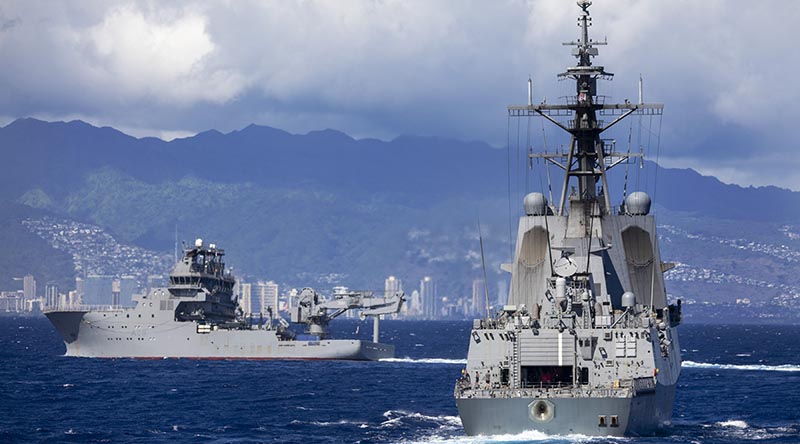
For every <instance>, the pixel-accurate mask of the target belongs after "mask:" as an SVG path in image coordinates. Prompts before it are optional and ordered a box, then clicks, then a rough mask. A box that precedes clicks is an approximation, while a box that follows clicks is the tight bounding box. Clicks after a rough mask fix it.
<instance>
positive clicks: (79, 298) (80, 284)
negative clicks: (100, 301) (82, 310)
mask: <svg viewBox="0 0 800 444" xmlns="http://www.w3.org/2000/svg"><path fill="white" fill-rule="evenodd" d="M84 284H85V281H84V280H83V278H82V277H80V276H78V277H76V278H75V299H73V301H74V304H75V305H80V304H83V294H84V292H85V290H86V287H85V285H84Z"/></svg>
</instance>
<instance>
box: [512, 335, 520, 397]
mask: <svg viewBox="0 0 800 444" xmlns="http://www.w3.org/2000/svg"><path fill="white" fill-rule="evenodd" d="M520 333H521V332H520V331H519V330H517V331H516V334H515V335H514V337H513V338H512V340H511V387H513V388H515V389H518V388H520V386H521V385H522V384H521V383H520V380H519V374H520V369H519V363H520V361H521V359H520V350H519V349H520V346H519V338H520Z"/></svg>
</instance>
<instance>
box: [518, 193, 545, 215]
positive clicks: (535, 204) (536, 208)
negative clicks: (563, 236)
mask: <svg viewBox="0 0 800 444" xmlns="http://www.w3.org/2000/svg"><path fill="white" fill-rule="evenodd" d="M522 206H523V208H525V214H527V215H528V216H543V215H545V214H547V199H546V198H545V197H544V194H542V193H530V194H528V195H526V196H525V199H523V200H522Z"/></svg>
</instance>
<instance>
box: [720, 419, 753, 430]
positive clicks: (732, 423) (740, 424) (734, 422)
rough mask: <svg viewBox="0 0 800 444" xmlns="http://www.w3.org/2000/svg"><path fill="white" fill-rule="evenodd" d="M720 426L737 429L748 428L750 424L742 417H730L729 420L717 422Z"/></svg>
mask: <svg viewBox="0 0 800 444" xmlns="http://www.w3.org/2000/svg"><path fill="white" fill-rule="evenodd" d="M715 424H716V425H718V426H720V427H735V428H737V429H746V428H748V427H750V425H749V424H748V423H746V422H744V421H742V420H740V419H729V420H727V421H720V422H717V423H715Z"/></svg>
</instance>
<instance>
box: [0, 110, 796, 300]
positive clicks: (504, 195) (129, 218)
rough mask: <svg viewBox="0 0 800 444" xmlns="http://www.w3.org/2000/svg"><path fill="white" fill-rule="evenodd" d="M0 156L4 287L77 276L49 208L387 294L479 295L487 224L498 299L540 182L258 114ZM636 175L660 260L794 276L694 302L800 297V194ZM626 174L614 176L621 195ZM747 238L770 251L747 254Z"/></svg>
mask: <svg viewBox="0 0 800 444" xmlns="http://www.w3.org/2000/svg"><path fill="white" fill-rule="evenodd" d="M0 154H2V156H3V159H6V162H5V168H4V169H3V174H2V175H0V224H2V229H1V230H0V240H3V241H5V242H4V245H5V246H6V248H5V250H6V254H5V255H3V256H2V259H0V270H2V271H0V289H10V288H13V287H14V286H15V285H16V286H19V283H14V281H12V278H13V277H18V276H20V275H22V274H25V273H27V272H30V273H33V274H34V275H35V276H41V278H39V279H40V281H41V280H52V281H54V282H59V283H62V285H64V286H65V288H68V286H69V282H70V281H71V280H72V279H73V278H74V269H73V268H72V266H71V260H70V256H69V255H68V254H66V252H64V251H63V250H57V249H54V248H53V247H52V245H49V244H48V243H47V242H45V240H44V239H42V238H40V237H38V236H36V235H35V234H33V233H31V232H30V231H29V230H27V229H26V228H25V227H24V226H23V225H22V224H21V223H20V222H21V221H22V220H25V219H31V218H41V217H43V216H47V215H50V216H57V217H59V218H62V219H68V220H75V221H79V222H83V223H88V224H94V225H96V226H99V227H102V228H103V229H105V230H107V231H108V233H110V234H111V235H112V236H113V237H114V238H115V239H116V240H117V241H119V242H121V243H124V244H131V245H136V246H139V247H144V248H147V249H150V250H154V251H158V252H164V253H167V252H172V250H173V246H174V242H175V233H176V231H177V234H178V237H179V238H180V239H181V240H185V241H187V242H189V241H192V240H193V239H194V238H195V237H202V238H204V239H208V240H209V241H212V242H216V243H217V244H218V245H220V246H222V247H224V248H225V249H226V251H227V253H228V262H229V264H231V265H233V266H234V268H235V270H236V271H237V274H241V275H243V276H249V277H251V278H264V279H273V280H276V281H278V282H280V283H284V284H287V285H292V286H306V285H309V286H323V287H324V286H332V285H334V284H343V285H347V286H350V287H351V288H359V289H378V290H380V289H382V286H383V279H385V278H386V277H387V276H389V275H396V276H398V277H400V278H401V279H403V280H404V283H405V288H406V290H407V291H409V292H410V290H412V289H414V288H416V283H417V282H419V280H420V279H421V278H422V277H423V276H425V275H430V276H433V277H434V278H435V279H436V281H437V283H438V286H439V292H440V294H443V295H451V296H469V295H471V292H472V288H471V287H472V281H473V279H477V278H479V277H480V276H481V273H480V251H479V248H478V220H479V219H480V223H481V230H482V233H481V234H482V235H483V239H484V245H485V247H486V259H487V271H488V272H489V280H490V281H491V282H490V288H491V289H492V292H493V293H495V292H496V291H497V290H496V289H497V285H498V282H501V281H502V280H503V279H504V278H505V276H504V275H503V274H501V273H500V271H499V264H500V263H502V262H507V261H508V257H509V252H510V248H511V247H510V237H511V235H510V234H511V233H510V232H511V231H514V232H515V230H516V228H515V226H516V222H515V220H516V217H517V216H518V215H519V213H520V210H521V198H522V196H523V195H524V193H525V191H530V190H534V189H537V190H538V188H539V187H538V186H537V187H533V186H530V185H529V184H530V183H532V182H536V180H534V179H533V177H534V176H531V177H532V179H531V180H530V182H529V181H528V180H527V179H526V180H524V182H525V183H526V184H528V186H526V187H523V186H521V185H520V184H521V183H523V180H522V176H521V175H515V174H514V172H516V171H523V170H525V168H524V167H523V168H520V165H524V163H520V162H515V161H514V160H513V159H512V156H511V154H512V153H510V150H508V149H506V148H495V147H492V146H490V145H488V144H486V143H483V142H475V141H472V142H470V141H459V140H452V139H441V138H431V137H418V136H401V137H398V138H396V139H393V140H390V141H382V140H377V139H354V138H352V137H350V136H348V135H346V134H344V133H342V132H339V131H335V130H330V129H327V130H322V131H312V132H310V133H308V134H290V133H288V132H285V131H282V130H279V129H276V128H271V127H267V126H258V125H250V126H248V127H246V128H244V129H242V130H239V131H233V132H230V133H227V134H223V133H220V132H217V131H213V130H212V131H206V132H203V133H199V134H197V135H195V136H192V137H187V138H182V139H175V140H172V141H169V142H167V141H163V140H161V139H157V138H135V137H131V136H129V135H126V134H124V133H122V132H120V131H117V130H115V129H113V128H108V127H103V128H98V127H95V126H92V125H90V124H87V123H85V122H81V121H72V122H44V121H40V120H36V119H31V118H26V119H18V120H16V121H14V122H12V123H11V124H9V125H7V126H5V127H3V128H0ZM533 167H534V170H536V169H539V172H538V173H537V172H534V173H530V172H528V173H525V174H529V175H530V174H539V175H538V176H536V177H538V178H539V180H541V177H542V174H541V169H540V168H541V166H540V165H539V164H536V165H533ZM637 170H638V168H637ZM636 174H638V175H644V177H646V178H647V180H644V182H643V183H645V184H647V185H648V186H649V187H650V188H652V189H650V190H648V191H650V192H651V194H655V191H656V190H655V189H654V185H653V182H654V181H653V178H654V177H656V175H657V177H658V185H657V186H658V188H657V190H658V191H657V195H656V209H657V211H658V215H659V224H667V225H668V226H669V227H672V228H669V229H665V230H661V234H662V236H664V235H666V236H667V237H669V241H668V242H666V243H664V244H663V245H662V251H663V254H662V255H663V256H664V258H665V260H674V261H678V262H680V263H682V264H687V266H689V267H694V269H703V268H708V269H711V268H713V271H714V273H716V274H717V275H719V274H722V275H725V276H731V275H735V276H741V277H742V279H739V281H742V282H749V281H747V279H751V280H753V279H755V280H757V281H759V282H767V283H772V284H774V285H777V286H780V285H783V286H784V287H780V288H784V289H783V290H780V288H778V289H776V288H777V287H776V288H768V287H767V288H761V287H759V286H757V285H756V286H753V285H750V284H741V283H737V282H739V281H736V279H734V281H736V282H728V281H726V282H722V283H719V284H718V285H716V286H714V288H712V289H707V288H705V287H704V285H708V284H707V282H706V283H703V282H701V280H698V279H694V280H686V281H684V280H681V279H676V280H675V281H676V282H675V283H674V284H673V285H671V287H670V289H671V291H673V292H674V291H675V290H676V289H677V290H678V295H679V296H681V295H682V296H684V297H689V298H694V299H696V295H693V294H692V292H693V290H696V289H701V288H702V293H703V294H704V295H706V294H708V295H713V296H709V297H711V299H712V300H713V301H717V302H726V301H734V300H735V299H736V298H740V299H741V298H745V297H747V298H752V299H756V300H761V299H763V300H764V301H767V302H765V304H767V305H770V304H771V305H770V306H776V307H779V306H780V304H779V303H778V302H776V300H778V299H780V300H783V299H781V297H783V298H784V299H785V298H786V297H788V298H789V300H792V297H791V296H787V294H789V293H790V292H791V291H793V290H792V289H793V288H795V287H800V278H797V277H795V276H794V273H792V271H791V266H793V264H794V263H793V262H792V261H787V260H786V259H785V258H783V257H782V256H784V255H790V256H791V254H792V253H793V252H796V251H800V238H794V237H792V236H790V234H789V233H794V232H795V231H794V230H795V228H794V227H795V226H799V225H800V193H798V192H793V191H790V190H786V189H780V188H776V187H741V186H737V185H729V184H724V183H722V182H720V181H719V180H717V179H716V178H713V177H709V176H703V175H701V174H698V173H697V172H696V171H693V170H691V169H671V168H660V167H658V166H657V165H656V164H654V163H652V162H645V163H644V165H643V168H642V169H641V170H640V171H637V173H636ZM622 176H623V175H622V173H621V172H617V173H615V174H613V175H611V178H610V180H611V184H610V186H609V188H610V189H611V190H612V191H615V192H616V194H615V196H616V197H615V199H614V200H615V202H619V201H620V200H621V198H622V196H621V191H620V190H621V189H622V180H623V177H622ZM557 181H558V176H557V175H556V176H554V182H556V183H557ZM539 183H541V182H537V184H539ZM556 188H557V187H556ZM628 190H629V191H632V190H633V189H632V187H631V185H629V187H628ZM510 220H511V221H514V222H509V221H510ZM797 231H800V230H797ZM665 233H666V234H665ZM709 239H710V240H709ZM741 240H746V241H747V242H753V243H755V244H759V245H764V246H765V247H764V248H762V250H764V251H761V250H758V249H747V248H739V246H741V245H740V244H741V242H739V243H737V242H738V241H741ZM662 242H663V241H662ZM726 242H727V243H726ZM731 242H733V243H731ZM731 245H734V246H731ZM781 246H783V247H785V250H780V247H781ZM773 247H774V248H773ZM767 250H768V251H769V252H765V251H767ZM772 250H775V251H772ZM780 251H784V253H780ZM701 255H702V256H701ZM705 265H709V266H708V267H705ZM711 265H713V267H712V266H711ZM501 285H502V284H501ZM673 287H674V289H673ZM781 292H783V293H781ZM787 292H788V293H787ZM762 293H763V294H762ZM778 293H781V294H778ZM762 296H763V297H762ZM776 298H777V299H776ZM776 304H777V305H776ZM789 305H790V306H792V307H794V306H793V303H790V304H789ZM795 308H796V307H795ZM795 308H792V310H794V309H795Z"/></svg>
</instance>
